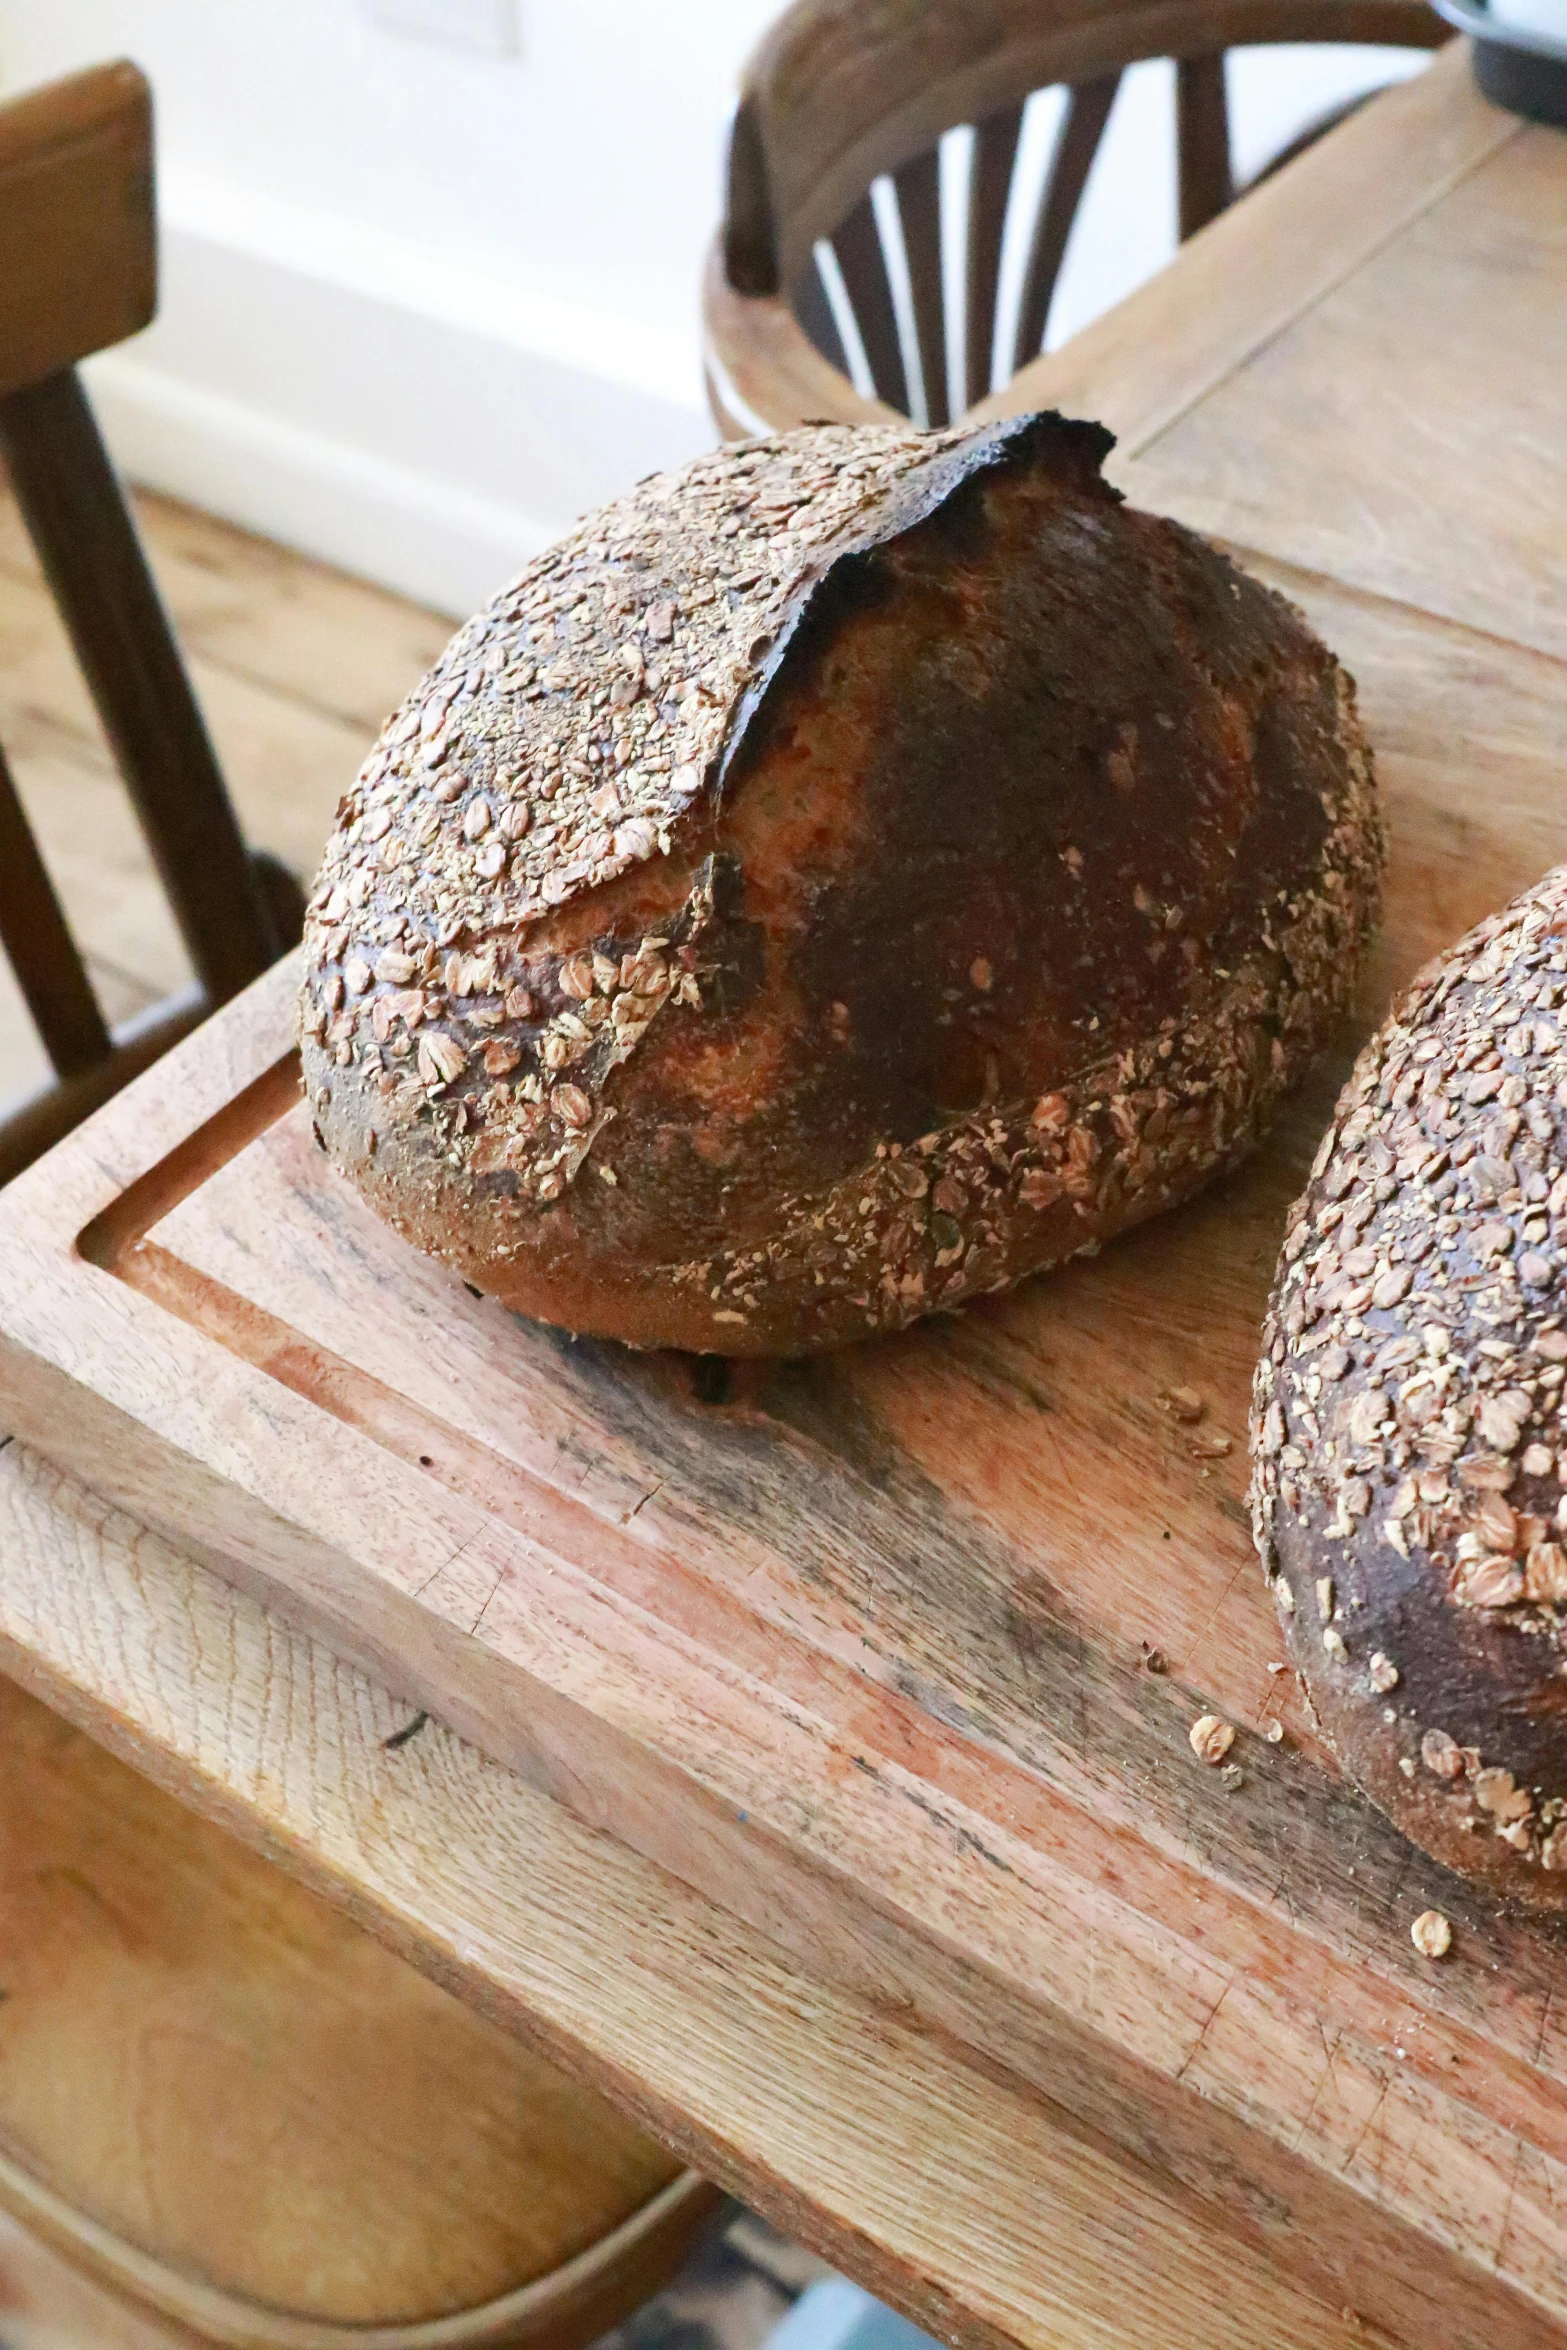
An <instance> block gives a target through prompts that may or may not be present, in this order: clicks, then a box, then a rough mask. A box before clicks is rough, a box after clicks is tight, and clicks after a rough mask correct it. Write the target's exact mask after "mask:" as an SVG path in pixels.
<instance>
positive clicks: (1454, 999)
mask: <svg viewBox="0 0 1567 2350" xmlns="http://www.w3.org/2000/svg"><path fill="white" fill-rule="evenodd" d="M1564 1237H1567V867H1563V868H1559V869H1558V870H1557V871H1556V872H1554V873H1551V874H1549V875H1547V877H1546V879H1545V880H1544V881H1542V882H1541V883H1540V884H1539V886H1538V887H1537V888H1535V889H1532V890H1530V891H1529V892H1528V894H1527V895H1526V896H1524V897H1521V898H1519V899H1518V900H1517V901H1516V903H1514V904H1513V905H1511V906H1509V907H1508V908H1507V909H1506V911H1505V912H1503V913H1501V914H1498V915H1495V916H1493V917H1492V919H1490V920H1489V921H1487V922H1483V923H1482V924H1481V925H1480V927H1479V928H1478V929H1477V930H1473V931H1471V932H1470V933H1469V935H1468V936H1467V937H1466V938H1464V939H1462V940H1461V941H1460V942H1459V944H1458V945H1457V946H1456V947H1455V948H1453V950H1452V951H1451V953H1449V954H1448V955H1446V956H1444V957H1443V958H1442V959H1441V960H1440V961H1438V962H1436V963H1434V964H1433V965H1431V967H1430V968H1429V969H1428V970H1427V971H1426V972H1424V973H1423V974H1422V975H1421V977H1420V978H1419V979H1418V980H1417V981H1416V982H1415V984H1414V986H1413V987H1412V988H1411V989H1410V991H1409V993H1408V994H1407V995H1406V996H1405V997H1404V999H1403V1000H1402V1002H1401V1003H1399V1004H1398V1005H1397V1006H1396V1008H1395V1010H1394V1012H1393V1014H1392V1016H1391V1017H1390V1018H1389V1020H1388V1022H1387V1024H1386V1025H1385V1026H1384V1027H1383V1028H1382V1029H1381V1030H1380V1031H1379V1032H1378V1033H1377V1035H1376V1036H1375V1037H1373V1038H1372V1040H1371V1042H1370V1043H1369V1044H1368V1045H1367V1046H1366V1048H1365V1050H1364V1052H1363V1053H1362V1054H1361V1056H1360V1059H1359V1060H1358V1062H1357V1063H1356V1066H1355V1070H1354V1074H1353V1076H1352V1077H1351V1079H1350V1082H1349V1084H1348V1086H1347V1087H1346V1088H1345V1091H1344V1093H1343V1096H1342V1098H1341V1099H1340V1102H1339V1105H1338V1112H1337V1116H1336V1118H1335V1121H1334V1124H1333V1127H1332V1129H1331V1131H1330V1132H1329V1133H1328V1135H1327V1136H1326V1137H1325V1139H1324V1141H1323V1145H1322V1149H1321V1151H1320V1152H1319V1154H1318V1158H1317V1163H1316V1166H1315V1169H1314V1170H1313V1175H1312V1181H1311V1185H1310V1188H1309V1190H1308V1191H1307V1192H1306V1194H1305V1196H1304V1198H1302V1199H1301V1200H1300V1201H1299V1202H1298V1203H1297V1205H1296V1207H1295V1209H1294V1211H1293V1213H1292V1216H1291V1221H1290V1226H1289V1231H1288V1236H1287V1238H1286V1240H1285V1244H1284V1252H1283V1256H1282V1259H1281V1262H1280V1268H1279V1274H1278V1278H1277V1282H1276V1285H1275V1289H1274V1294H1273V1300H1272V1304H1271V1307H1270V1310H1269V1315H1268V1321H1267V1325H1266V1329H1265V1332H1264V1345H1263V1355H1262V1360H1261V1363H1260V1365H1259V1368H1258V1372H1257V1379H1256V1388H1255V1396H1254V1411H1253V1422H1252V1443H1253V1463H1254V1471H1253V1487H1252V1500H1253V1510H1254V1519H1255V1529H1256V1536H1257V1544H1258V1549H1259V1551H1260V1553H1261V1556H1262V1560H1263V1564H1264V1567H1265V1569H1266V1570H1267V1572H1268V1575H1269V1578H1270V1580H1271V1582H1272V1587H1273V1591H1274V1596H1275V1598H1276V1599H1277V1601H1278V1603H1279V1605H1280V1607H1281V1608H1282V1610H1283V1612H1284V1621H1285V1628H1286V1637H1287V1640H1288V1643H1289V1648H1290V1653H1291V1655H1292V1657H1293V1659H1294V1661H1295V1663H1296V1664H1297V1665H1298V1666H1299V1668H1300V1670H1301V1672H1302V1674H1303V1675H1304V1677H1305V1681H1306V1686H1307V1690H1308V1692H1309V1694H1310V1698H1311V1701H1312V1704H1313V1706H1314V1707H1315V1709H1316V1712H1317V1715H1318V1717H1319V1719H1320V1721H1321V1723H1322V1725H1323V1727H1324V1729H1325V1730H1326V1732H1327V1734H1328V1736H1329V1738H1330V1739H1331V1740H1332V1742H1333V1744H1334V1746H1335V1747H1336V1749H1337V1751H1338V1752H1339V1754H1340V1755H1341V1756H1342V1757H1343V1760H1344V1762H1345V1764H1346V1765H1347V1767H1348V1768H1349V1770H1350V1771H1351V1773H1352V1774H1353V1776H1354V1777H1355V1778H1356V1779H1358V1780H1359V1782H1360V1783H1361V1785H1362V1786H1363V1787H1364V1788H1365V1789H1366V1791H1367V1793H1368V1794H1369V1795H1371V1796H1372V1798H1373V1799H1374V1800H1375V1801H1376V1802H1377V1803H1378V1804H1380V1806H1381V1807H1382V1809H1383V1810H1384V1811H1385V1812H1387V1813H1388V1815H1389V1816H1390V1817H1391V1818H1392V1819H1393V1820H1394V1821H1395V1822H1396V1823H1397V1825H1398V1826H1399V1827H1401V1828H1402V1829H1403V1830H1404V1831H1405V1833H1406V1834H1407V1835H1409V1836H1411V1837H1412V1838H1413V1839H1414V1841H1415V1842H1416V1843H1417V1844H1419V1845H1421V1846H1423V1847H1424V1849H1425V1850H1426V1851H1427V1852H1429V1853H1432V1854H1434V1855H1435V1856H1436V1857H1437V1858H1438V1859H1439V1860H1442V1861H1445V1862H1446V1863H1448V1865H1449V1866H1450V1867H1452V1868H1455V1869H1459V1870H1462V1871H1463V1873H1464V1874H1465V1875H1466V1876H1468V1877H1471V1878H1474V1879H1476V1880H1478V1881H1479V1882H1480V1883H1482V1884H1484V1885H1487V1886H1489V1887H1492V1888H1494V1890H1495V1891H1497V1892H1498V1893H1503V1894H1514V1895H1517V1896H1519V1897H1520V1898H1521V1899H1522V1900H1523V1901H1525V1902H1527V1903H1528V1904H1529V1906H1531V1907H1534V1908H1549V1909H1562V1908H1567V1677H1564V1676H1567V1638H1564V1634H1567V1549H1564V1544H1567V1531H1564V1529H1567V1500H1564V1494H1567V1451H1564V1450H1563V1449H1562V1448H1563V1445H1564V1442H1567V1427H1564V1425H1563V1406H1562V1397H1563V1391H1564V1381H1567V1329H1564V1327H1563V1322H1564V1317H1567V1275H1564V1269H1563V1253H1562V1250H1563V1240H1564Z"/></svg>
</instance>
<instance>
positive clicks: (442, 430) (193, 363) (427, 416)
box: [87, 186, 714, 618]
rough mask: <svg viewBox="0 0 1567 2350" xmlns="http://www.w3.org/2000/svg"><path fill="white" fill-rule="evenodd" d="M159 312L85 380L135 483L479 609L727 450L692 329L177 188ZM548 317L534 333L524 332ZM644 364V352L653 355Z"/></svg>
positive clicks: (418, 591) (423, 595) (274, 210)
mask: <svg viewBox="0 0 1567 2350" xmlns="http://www.w3.org/2000/svg"><path fill="white" fill-rule="evenodd" d="M181 193H182V198H183V200H182V202H181V203H180V205H179V206H178V208H177V210H176V211H175V212H174V214H173V215H172V217H171V216H170V214H169V210H168V207H167V205H166V208H165V221H164V229H163V268H162V276H163V294H162V302H161V307H160V315H159V318H158V320H157V323H156V324H155V325H154V326H152V327H151V328H149V330H148V331H147V333H146V334H145V335H143V336H141V337H139V338H138V340H137V341H136V342H134V343H130V344H127V345H125V346H123V347H122V348H121V349H119V350H117V351H113V352H108V353H105V354H104V355H103V356H102V357H100V358H99V359H96V360H94V361H92V362H91V363H90V365H89V368H88V370H87V377H88V382H89V385H90V388H91V391H92V395H93V399H94V402H95V404H96V406H97V409H98V413H99V415H100V417H101V419H102V421H103V424H104V428H105V432H106V434H107V437H108V439H109V442H110V445H111V447H112V449H113V451H114V454H115V457H116V460H117V462H118V463H119V464H120V466H121V467H122V469H123V470H124V471H125V472H126V473H127V474H128V475H129V476H130V477H131V478H132V479H133V480H137V481H142V482H145V483H147V484H148V485H149V486H150V487H152V488H155V489H161V490H165V491H167V492H169V493H170V494H171V495H173V496H176V497H180V498H185V499H188V500H189V501H190V502H191V503H193V504H195V505H199V506H203V507H206V508H208V509H209V510H211V511H212V512H214V513H218V514H222V515H225V516H226V517H228V518H229V519H230V520H232V521H235V522H238V523H240V524H242V525H243V526H245V527H246V528H248V529H251V530H256V531H260V532H263V533H265V534H266V535H267V536H268V537H271V538H276V539H279V540H282V541H283V542H284V543H285V544H287V545H290V546H295V547H299V548H301V549H302V550H303V551H304V552H306V553H308V554H311V555H315V556H318V557H320V558H321V559H323V560H324V561H327V562H330V563H334V564H337V565H338V566H340V567H341V568H342V569H344V570H348V571H353V572H356V573H358V574H360V575H361V576H362V577H364V578H367V579H372V580H376V581H379V582H380V583H382V584H383V585H385V586H387V587H391V588H395V589H397V590H398V591H399V592H401V593H402V594H404V595H408V596H412V597H415V598H417V599H418V600H419V601H420V602H422V603H426V604H430V605H433V606H434V607H435V608H436V609H437V610H439V611H443V612H447V613H450V614H452V615H453V616H454V617H459V618H460V617H464V616H466V614H468V613H469V612H471V611H473V610H475V609H476V608H477V607H478V606H479V605H480V604H482V603H484V602H485V601H487V599H488V598H489V597H490V596H491V595H492V594H493V593H494V592H495V590H496V589H497V588H498V587H499V586H500V585H501V584H502V583H503V582H504V581H505V580H506V579H507V578H509V577H510V576H511V574H512V573H513V572H515V571H516V570H517V569H518V568H519V567H520V566H521V565H522V564H523V563H524V562H526V561H527V559H528V558H529V557H530V556H531V555H533V554H535V553H537V551H538V550H539V549H540V548H541V547H543V546H546V545H548V544H549V542H550V541H551V540H552V539H553V538H555V537H557V536H558V535H559V533H560V532H561V531H562V530H564V529H565V528H566V527H567V526H568V525H569V524H570V523H571V522H572V521H573V520H574V519H575V517H576V516H577V515H578V514H579V513H581V512H583V511H584V510H585V509H586V508H588V507H590V506H593V505H597V504H599V503H600V502H601V501H602V500H604V499H605V498H609V497H613V496H615V495H616V494H617V493H619V492H620V491H622V490H624V489H627V488H629V487H630V486H631V484H632V483H633V482H635V481H637V480H639V479H640V478H641V477H642V476H643V475H644V474H646V473H649V472H652V471H655V470H657V469H658V468H659V467H660V466H663V465H668V464H673V463H677V462H679V460H680V459H681V458H683V457H685V456H687V455H690V454H694V453H695V452H696V451H697V450H699V449H702V448H706V447H710V446H711V444H712V441H713V438H714V433H713V427H712V424H711V422H710V420H709V419H708V417H707V414H706V412H705V409H704V408H703V407H702V406H701V404H700V379H699V376H698V374H697V357H696V353H697V336H696V332H695V315H694V314H695V304H696V288H695V285H694V283H693V286H692V295H691V299H692V309H693V318H692V332H691V335H690V338H689V339H690V350H691V364H690V370H689V374H690V388H689V391H688V390H687V385H686V381H685V368H684V353H683V344H681V343H680V342H679V341H678V340H677V341H675V342H674V343H671V342H670V341H669V340H668V339H666V340H665V341H664V343H663V345H662V347H656V348H650V349H649V350H647V351H646V352H645V353H639V351H638V348H637V343H636V337H635V335H634V333H631V332H629V331H628V332H625V333H618V332H617V328H616V325H615V322H614V321H606V320H603V319H600V318H597V317H593V316H589V315H587V314H585V313H583V312H582V311H580V310H579V309H577V308H575V307H574V306H573V305H571V304H569V303H563V302H561V301H560V300H559V299H558V298H552V296H551V295H550V294H549V293H548V292H547V291H545V292H541V293H540V294H539V297H538V299H537V300H536V301H534V300H532V299H530V292H529V289H528V288H527V286H526V285H522V286H519V284H518V283H517V281H516V279H515V277H514V276H509V275H503V274H498V275H497V277H496V280H495V282H494V284H493V286H492V287H491V288H490V289H489V298H488V299H487V298H486V288H485V286H484V284H483V283H482V282H481V283H479V284H477V285H476V284H475V282H474V280H473V277H472V273H471V271H470V272H469V273H468V274H467V275H466V276H465V278H464V280H463V282H462V284H461V285H460V286H455V285H446V286H442V285H441V284H440V282H439V281H438V279H437V278H436V277H435V276H434V275H433V274H432V268H431V262H430V257H429V256H428V255H427V254H423V253H414V254H409V255H406V256H403V257H401V258H402V259H405V260H406V262H407V266H406V267H400V266H399V262H400V256H399V254H398V253H397V251H396V250H395V249H390V250H389V249H388V248H386V247H385V246H384V245H383V246H380V247H378V248H377V249H376V250H375V251H373V252H371V253H369V254H368V255H367V254H366V253H365V252H364V251H363V250H362V247H363V244H364V240H363V239H362V238H360V239H358V240H356V242H355V245H354V246H353V247H352V248H349V247H345V245H344V242H343V240H341V239H339V240H336V241H335V242H334V240H333V238H332V237H331V235H330V234H329V233H324V234H322V235H321V236H320V237H319V238H318V240H317V243H318V246H319V251H312V252H309V253H308V254H307V253H306V252H305V251H303V250H302V249H301V246H302V238H303V228H302V224H301V223H300V222H299V221H296V220H294V219H292V218H286V219H284V221H283V222H282V227H281V233H280V231H279V222H278V219H277V218H276V215H277V214H278V213H279V211H280V209H281V208H280V207H278V206H276V205H271V206H264V207H263V206H251V207H249V208H248V209H247V208H245V207H244V206H243V205H241V206H238V207H237V206H236V204H235V202H234V201H233V199H232V196H231V195H230V196H228V197H226V198H225V200H224V201H222V202H215V201H212V200H211V197H212V191H211V190H210V188H209V189H207V190H205V191H204V190H202V189H199V188H197V189H192V188H191V187H189V186H187V187H185V188H184V189H183V190H182V191H181ZM535 324H536V326H537V332H536V333H533V332H530V327H532V326H533V325H535ZM639 362H642V363H639Z"/></svg>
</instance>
